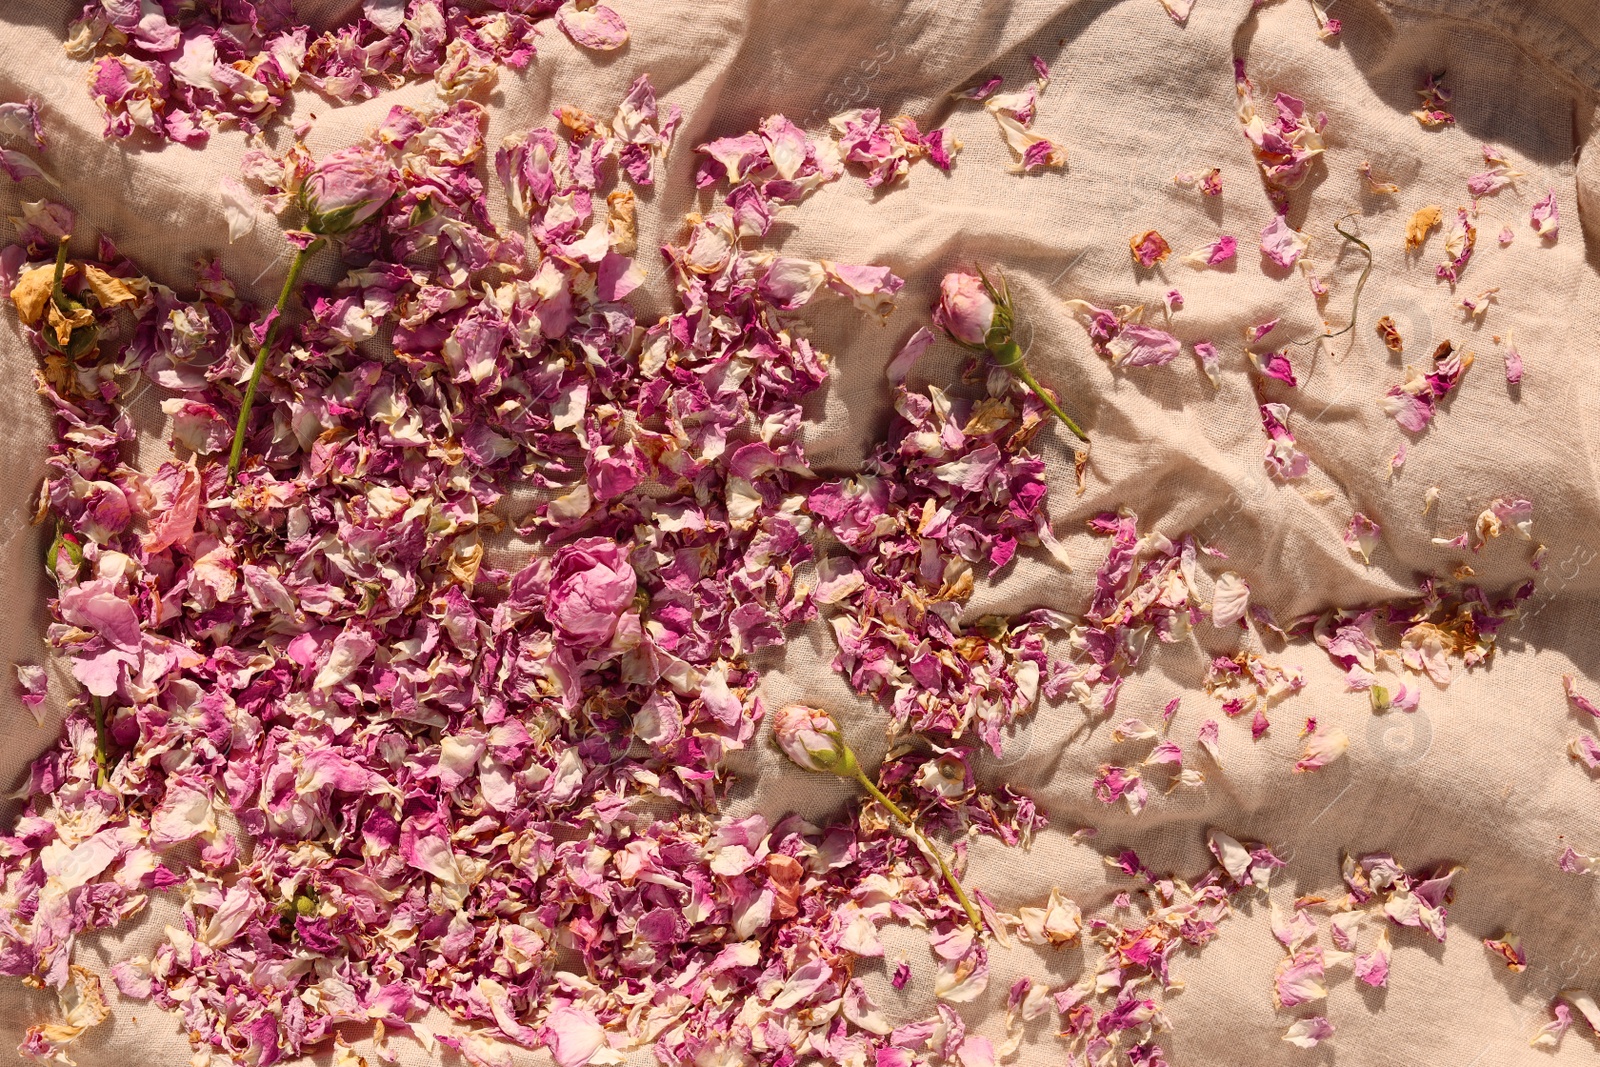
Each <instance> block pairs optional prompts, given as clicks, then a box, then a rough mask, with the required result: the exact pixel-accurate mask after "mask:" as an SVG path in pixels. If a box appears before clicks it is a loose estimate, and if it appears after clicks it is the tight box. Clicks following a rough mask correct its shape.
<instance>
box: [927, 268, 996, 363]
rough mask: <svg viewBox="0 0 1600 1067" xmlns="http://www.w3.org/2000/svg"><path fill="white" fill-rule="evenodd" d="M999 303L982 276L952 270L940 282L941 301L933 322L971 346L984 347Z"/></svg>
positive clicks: (936, 308)
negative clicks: (976, 276) (977, 276)
mask: <svg viewBox="0 0 1600 1067" xmlns="http://www.w3.org/2000/svg"><path fill="white" fill-rule="evenodd" d="M995 311H996V304H995V301H994V298H993V297H992V296H991V295H990V293H989V287H988V286H987V285H985V284H984V283H983V280H982V279H981V278H975V277H973V276H972V275H970V274H962V273H960V272H958V271H957V272H952V273H950V274H946V275H945V276H944V281H942V282H940V283H939V304H938V306H937V307H935V308H934V311H933V321H934V324H935V325H937V326H939V327H940V328H941V329H943V330H944V331H945V332H946V333H948V334H949V335H950V336H951V337H952V338H954V339H955V340H957V341H959V342H960V343H962V344H964V345H968V346H970V347H972V348H982V347H984V346H985V345H986V344H987V343H988V340H989V331H990V330H991V329H992V328H993V327H994V325H995Z"/></svg>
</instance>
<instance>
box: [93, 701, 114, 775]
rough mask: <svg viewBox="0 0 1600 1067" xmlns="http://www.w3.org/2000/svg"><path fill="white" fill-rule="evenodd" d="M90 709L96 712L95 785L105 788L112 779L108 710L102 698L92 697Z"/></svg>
mask: <svg viewBox="0 0 1600 1067" xmlns="http://www.w3.org/2000/svg"><path fill="white" fill-rule="evenodd" d="M89 707H90V709H91V710H93V712H94V766H95V772H94V784H95V785H96V786H98V787H100V788H104V787H105V784H106V782H107V780H108V779H109V778H110V777H111V773H110V771H109V770H108V767H109V765H110V763H111V735H110V734H109V733H108V732H107V731H106V709H105V705H103V704H101V703H100V698H99V697H97V696H91V697H90V698H89Z"/></svg>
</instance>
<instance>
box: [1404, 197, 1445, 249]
mask: <svg viewBox="0 0 1600 1067" xmlns="http://www.w3.org/2000/svg"><path fill="white" fill-rule="evenodd" d="M1443 221H1444V209H1443V208H1441V207H1440V206H1439V205H1438V204H1429V205H1428V206H1427V207H1425V208H1422V209H1421V210H1419V211H1418V212H1417V213H1416V214H1415V215H1412V216H1411V221H1410V222H1408V223H1406V250H1407V251H1410V250H1411V249H1413V248H1421V247H1422V242H1424V241H1426V240H1427V239H1428V232H1429V231H1430V230H1432V229H1434V227H1436V226H1438V225H1439V224H1440V223H1442V222H1443Z"/></svg>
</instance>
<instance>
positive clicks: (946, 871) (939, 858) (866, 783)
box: [854, 766, 983, 935]
mask: <svg viewBox="0 0 1600 1067" xmlns="http://www.w3.org/2000/svg"><path fill="white" fill-rule="evenodd" d="M854 770H855V772H856V780H857V781H858V782H860V783H861V785H862V788H864V789H865V790H866V791H867V792H868V793H869V794H871V796H872V799H873V800H876V801H877V802H878V803H879V804H882V805H883V806H884V807H885V808H888V809H889V814H891V815H893V816H894V817H895V818H896V819H899V820H900V821H901V822H902V823H904V824H905V827H906V830H907V831H908V832H910V834H911V836H913V837H915V838H916V839H917V841H918V842H919V843H920V844H921V845H922V847H923V849H924V850H925V851H927V852H928V854H929V855H931V856H932V857H933V861H934V862H935V863H937V864H938V865H939V873H940V874H943V875H944V880H945V884H946V885H948V886H949V887H950V891H951V892H952V893H954V894H955V895H956V899H957V900H959V901H960V902H961V908H962V910H963V911H965V912H966V913H967V920H968V921H969V922H971V923H972V928H973V929H974V930H976V931H977V932H978V933H979V934H980V935H981V934H982V933H983V918H982V916H980V915H979V914H978V909H977V908H975V907H973V904H972V901H970V900H968V899H967V894H966V891H965V890H963V889H962V888H961V883H960V882H959V881H957V880H956V876H955V873H954V872H952V871H951V870H950V865H949V864H947V863H945V861H944V855H943V853H941V852H940V851H939V850H938V849H937V848H935V847H934V845H933V842H931V841H929V840H928V838H927V836H926V835H925V834H923V832H922V831H921V830H919V829H917V824H916V823H914V822H912V821H911V816H909V815H907V814H906V813H905V812H904V811H901V810H900V805H898V804H896V803H895V802H894V801H892V800H890V799H889V798H888V797H887V796H885V795H884V792H883V790H881V789H879V788H878V787H877V785H876V784H875V783H874V782H873V781H872V779H871V778H868V777H867V775H866V772H865V771H863V770H862V769H861V768H860V767H859V766H856V767H854Z"/></svg>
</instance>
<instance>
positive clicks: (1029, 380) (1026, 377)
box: [1010, 361, 1089, 441]
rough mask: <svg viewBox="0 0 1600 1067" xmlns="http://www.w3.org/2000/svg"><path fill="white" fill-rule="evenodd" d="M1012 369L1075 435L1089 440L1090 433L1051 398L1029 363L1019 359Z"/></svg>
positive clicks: (1081, 439) (1082, 439)
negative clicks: (1036, 379) (1082, 428)
mask: <svg viewBox="0 0 1600 1067" xmlns="http://www.w3.org/2000/svg"><path fill="white" fill-rule="evenodd" d="M1010 370H1011V373H1012V374H1015V375H1016V376H1017V377H1018V378H1021V379H1022V382H1023V384H1024V385H1026V386H1027V387H1028V388H1029V389H1032V390H1033V392H1034V395H1035V396H1037V397H1038V398H1039V399H1040V400H1043V401H1044V405H1045V407H1047V408H1049V409H1050V410H1051V411H1053V412H1055V413H1056V418H1058V419H1060V420H1061V421H1062V422H1064V423H1066V424H1067V429H1069V430H1071V431H1072V433H1073V436H1075V437H1076V438H1077V439H1078V440H1080V441H1088V440H1089V435H1088V434H1086V433H1084V432H1083V431H1082V430H1081V429H1079V428H1078V424H1077V423H1075V422H1073V421H1072V417H1071V416H1070V415H1068V414H1067V413H1066V412H1065V411H1062V410H1061V405H1060V404H1057V403H1056V402H1055V401H1054V400H1052V399H1051V398H1050V394H1049V393H1047V392H1045V391H1044V388H1043V387H1042V386H1040V385H1039V383H1038V382H1037V381H1035V380H1034V377H1033V373H1032V372H1031V371H1029V370H1028V365H1027V364H1026V363H1022V362H1020V361H1019V362H1018V363H1017V364H1016V365H1014V366H1012V367H1011V368H1010Z"/></svg>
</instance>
